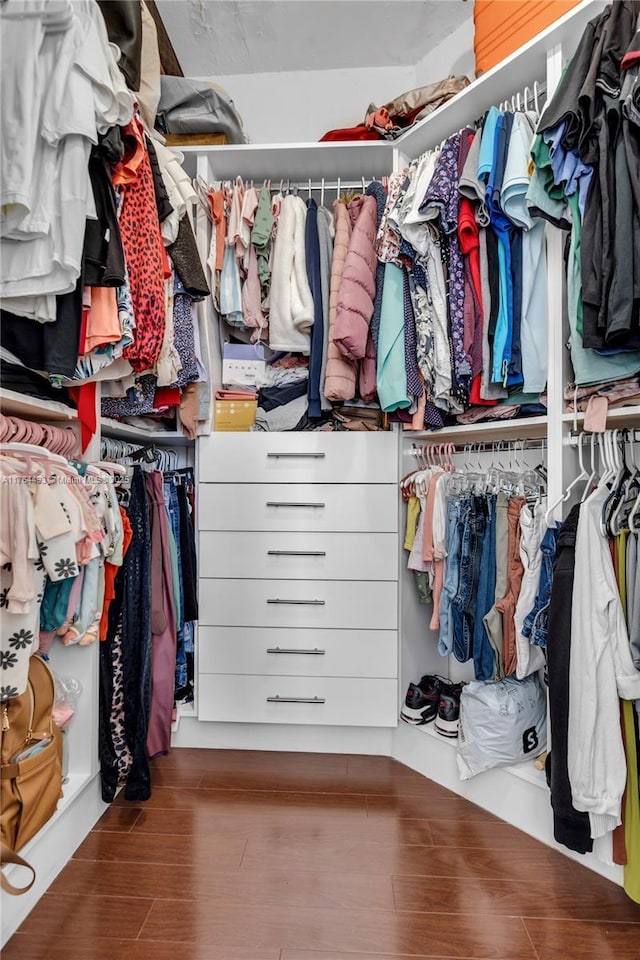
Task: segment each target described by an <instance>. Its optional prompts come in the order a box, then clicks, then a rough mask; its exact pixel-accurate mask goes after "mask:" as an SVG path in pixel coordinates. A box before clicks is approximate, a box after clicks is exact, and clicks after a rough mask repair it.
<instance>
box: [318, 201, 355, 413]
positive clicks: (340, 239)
mask: <svg viewBox="0 0 640 960" xmlns="http://www.w3.org/2000/svg"><path fill="white" fill-rule="evenodd" d="M333 216H334V220H335V228H336V235H335V240H334V243H333V260H332V261H331V288H330V294H329V345H328V349H327V369H326V373H325V381H324V393H325V396H326V398H327V400H331V401H332V402H333V403H336V402H337V403H339V402H340V401H344V400H352V399H353V398H354V396H355V393H356V365H355V363H353V361H351V360H347V359H346V358H345V357H343V356H342V354H341V353H340V350H339V349H338V346H337V344H336V343H334V340H333V337H334V331H335V322H336V309H337V305H338V294H339V291H340V284H341V281H342V273H343V270H344V265H345V262H346V258H347V252H348V250H349V241H350V239H351V219H350V217H349V211H348V210H347V205H346V203H342V202H340V201H339V200H336V202H335V203H334V205H333Z"/></svg>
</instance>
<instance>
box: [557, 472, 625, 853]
mask: <svg viewBox="0 0 640 960" xmlns="http://www.w3.org/2000/svg"><path fill="white" fill-rule="evenodd" d="M608 495H609V490H608V489H607V488H606V487H602V488H600V487H599V488H598V489H597V490H595V491H594V492H593V493H592V494H591V496H590V497H589V498H588V499H587V500H586V501H585V502H584V503H583V504H582V506H581V508H580V519H579V522H578V531H577V535H576V563H575V578H574V586H573V603H572V611H571V662H570V669H569V733H568V767H569V780H570V783H571V793H572V798H573V805H574V807H575V808H576V810H581V811H585V812H587V813H588V814H589V820H590V823H591V835H592V837H594V839H595V838H597V837H600V836H603V835H604V834H605V833H608V832H609V831H611V830H613V829H614V828H615V827H617V826H618V825H619V824H620V822H621V804H622V794H623V792H624V788H625V784H626V777H627V766H626V758H625V752H624V744H623V740H622V732H621V726H620V703H619V700H620V699H623V700H638V699H640V672H639V671H638V670H636V668H635V666H634V663H633V660H632V657H631V648H630V646H629V636H628V633H627V627H626V623H625V619H624V613H623V610H622V603H621V600H620V593H619V591H618V585H617V581H616V576H615V571H614V568H613V562H612V560H611V554H610V552H609V543H608V540H607V538H606V537H605V536H603V534H602V532H601V530H600V517H601V513H602V505H603V503H604V501H605V500H606V498H607V496H608Z"/></svg>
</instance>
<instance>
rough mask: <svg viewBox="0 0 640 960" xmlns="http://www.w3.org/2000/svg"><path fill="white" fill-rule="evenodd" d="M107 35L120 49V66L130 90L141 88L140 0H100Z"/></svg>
mask: <svg viewBox="0 0 640 960" xmlns="http://www.w3.org/2000/svg"><path fill="white" fill-rule="evenodd" d="M98 5H99V7H100V9H101V10H102V16H103V17H104V22H105V23H106V25H107V35H108V37H109V40H110V41H111V43H115V44H116V45H117V46H118V47H119V49H120V63H119V67H120V69H121V71H122V73H123V74H124V78H125V80H126V81H127V86H128V87H129V89H130V90H139V89H140V69H141V68H140V62H141V56H142V9H141V7H140V0H98Z"/></svg>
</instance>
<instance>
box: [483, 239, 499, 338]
mask: <svg viewBox="0 0 640 960" xmlns="http://www.w3.org/2000/svg"><path fill="white" fill-rule="evenodd" d="M486 239H487V273H488V276H489V295H490V299H491V310H490V313H489V330H488V338H489V346H490V348H491V356H492V357H493V341H494V340H495V337H496V325H497V323H498V308H499V306H500V269H499V266H498V238H497V236H496V234H495V231H494V230H492V229H491V227H487V229H486Z"/></svg>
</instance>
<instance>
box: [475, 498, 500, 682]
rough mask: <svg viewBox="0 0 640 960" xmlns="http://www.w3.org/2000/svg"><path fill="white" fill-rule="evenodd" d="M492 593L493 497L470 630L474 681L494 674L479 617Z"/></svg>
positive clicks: (489, 604)
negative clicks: (471, 634) (471, 633)
mask: <svg viewBox="0 0 640 960" xmlns="http://www.w3.org/2000/svg"><path fill="white" fill-rule="evenodd" d="M495 592H496V497H495V496H490V497H487V516H486V525H485V532H484V540H483V542H482V553H481V555H480V575H479V577H478V588H477V596H476V609H475V623H474V629H473V664H474V670H475V677H476V680H491V679H492V677H493V676H494V673H495V654H494V652H493V647H492V646H491V644H490V642H489V638H488V636H487V631H486V630H485V626H484V622H483V618H484V616H485V614H487V613H488V612H489V610H490V609H491V607H492V606H493V604H494V600H495Z"/></svg>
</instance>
